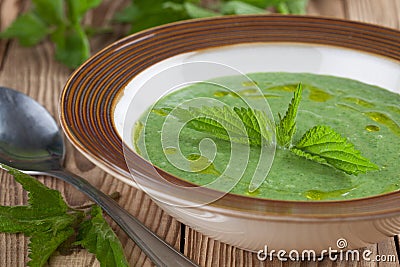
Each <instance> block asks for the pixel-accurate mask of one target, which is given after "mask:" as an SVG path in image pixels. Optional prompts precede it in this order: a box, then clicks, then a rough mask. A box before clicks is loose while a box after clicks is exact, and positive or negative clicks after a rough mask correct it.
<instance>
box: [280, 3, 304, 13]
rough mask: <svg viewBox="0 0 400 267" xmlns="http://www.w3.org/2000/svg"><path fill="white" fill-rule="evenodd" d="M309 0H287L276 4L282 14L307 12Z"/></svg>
mask: <svg viewBox="0 0 400 267" xmlns="http://www.w3.org/2000/svg"><path fill="white" fill-rule="evenodd" d="M307 3H308V0H285V1H281V2H280V3H279V4H278V5H276V9H277V10H278V12H279V13H282V14H300V15H302V14H306V8H307Z"/></svg>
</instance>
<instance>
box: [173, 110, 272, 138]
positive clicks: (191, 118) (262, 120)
mask: <svg viewBox="0 0 400 267" xmlns="http://www.w3.org/2000/svg"><path fill="white" fill-rule="evenodd" d="M170 115H172V116H174V117H176V118H178V119H179V120H180V121H182V122H188V123H187V126H188V127H190V128H192V129H195V130H197V131H200V132H206V133H210V134H212V135H213V136H215V137H217V138H219V139H222V140H225V141H231V142H235V143H240V144H252V145H261V144H269V143H270V141H271V131H270V130H271V127H270V125H271V123H270V120H269V119H268V118H267V117H266V115H265V114H264V113H263V112H261V111H258V110H252V109H250V108H248V109H246V108H234V109H231V108H230V107H227V106H222V107H217V106H202V107H201V108H195V107H190V108H189V109H181V108H176V109H174V110H173V111H172V112H171V113H170Z"/></svg>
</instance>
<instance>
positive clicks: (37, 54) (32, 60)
mask: <svg viewBox="0 0 400 267" xmlns="http://www.w3.org/2000/svg"><path fill="white" fill-rule="evenodd" d="M26 2H27V1H19V0H0V29H4V28H5V27H6V26H7V25H9V24H10V23H11V21H12V20H13V19H14V18H15V17H16V16H17V14H18V13H20V12H21V11H22V10H24V9H26ZM103 2H104V3H103V4H102V5H101V6H100V7H99V8H97V9H96V10H95V11H93V12H90V13H89V14H88V15H87V16H86V18H85V23H87V24H90V25H95V26H106V27H111V28H112V29H113V31H112V33H110V34H106V35H102V36H99V37H96V38H94V39H93V40H92V46H93V51H98V50H99V49H101V48H102V47H104V46H105V45H107V44H108V43H111V42H112V41H114V40H116V39H118V38H119V37H121V35H122V34H123V32H124V30H125V28H124V27H117V26H115V25H112V24H111V23H110V19H111V17H112V14H113V13H114V12H115V10H119V9H121V8H122V7H123V6H124V5H126V4H127V3H129V2H130V1H129V0H118V1H117V0H104V1H103ZM308 13H309V14H312V15H323V16H329V17H338V18H347V19H351V20H358V21H364V22H369V23H376V24H380V25H385V26H387V27H392V28H398V29H399V28H400V15H399V14H400V0H329V1H328V0H310V4H309V7H308ZM53 52H54V48H53V46H52V44H51V43H49V42H44V43H42V44H40V45H39V46H36V47H33V48H23V47H20V46H19V45H18V44H17V42H15V41H7V40H0V85H2V86H8V87H12V88H15V89H18V90H20V91H21V92H24V93H26V94H28V95H30V96H31V97H33V98H35V99H36V100H38V101H39V102H40V103H41V104H43V105H44V106H45V107H46V108H47V109H48V110H49V111H50V113H51V114H53V116H55V117H57V116H58V115H57V112H58V98H59V93H60V91H61V89H62V87H63V85H64V83H65V81H66V80H67V78H68V76H69V75H70V70H69V69H67V68H66V67H64V66H62V65H60V64H59V63H57V62H55V61H54V60H53ZM67 151H68V153H67V157H66V160H65V163H66V168H67V169H68V170H70V171H72V172H74V173H76V174H78V175H81V176H83V177H85V178H86V179H88V180H89V181H90V182H91V183H92V184H94V185H95V186H97V187H98V188H100V189H101V190H102V191H104V192H105V193H108V194H110V193H112V192H116V191H117V192H120V193H121V196H122V197H121V199H120V200H119V203H120V204H121V205H122V206H123V207H124V208H125V209H127V210H128V211H129V212H131V213H132V214H133V215H135V216H137V217H138V218H139V219H140V220H141V221H143V222H144V223H145V224H146V225H147V226H148V227H150V228H151V229H152V230H153V231H155V232H156V233H157V234H158V235H159V236H161V237H162V238H164V239H166V240H167V242H169V243H170V244H172V245H173V246H175V247H176V248H178V249H179V248H180V244H181V243H184V247H183V248H182V249H184V251H185V253H186V254H187V255H188V256H189V257H190V258H192V259H193V260H194V261H195V262H197V263H199V264H200V265H201V266H250V267H251V266H285V267H286V266H289V267H294V266H296V267H303V266H307V267H308V266H310V267H311V266H312V267H314V266H317V267H320V266H323V267H326V266H332V267H333V266H335V267H336V266H337V267H339V266H389V267H391V266H399V259H398V257H397V261H396V262H394V263H384V264H383V263H381V264H378V263H377V262H366V261H361V262H346V261H331V260H329V259H324V261H322V262H280V261H278V260H277V259H274V260H273V261H272V262H270V261H265V262H261V261H259V260H258V259H257V256H256V254H255V253H250V252H247V251H243V250H240V249H238V248H235V247H232V246H229V245H226V244H223V243H221V242H218V241H214V240H212V239H210V238H208V237H206V236H203V235H201V234H200V233H198V232H196V231H194V230H192V229H190V228H188V227H185V235H184V236H182V237H181V233H180V232H181V225H180V223H179V222H177V221H176V220H175V219H173V218H171V217H170V216H168V215H167V214H165V213H164V212H163V211H162V210H161V209H159V208H158V207H157V206H156V205H155V204H154V203H153V202H152V201H151V200H150V198H149V197H147V196H146V195H145V194H144V193H143V192H141V191H138V190H135V189H134V188H131V187H128V186H126V185H125V184H123V183H122V182H120V181H118V180H117V179H115V178H113V177H112V176H110V175H108V174H106V173H105V172H104V171H102V170H101V169H99V168H98V167H96V166H95V165H93V164H92V163H91V162H89V161H88V160H87V159H86V158H85V157H83V156H82V155H81V154H80V153H79V152H77V151H76V150H75V149H74V148H73V147H72V146H71V145H70V144H69V143H68V144H67ZM38 179H39V180H40V181H41V182H43V183H44V184H46V185H47V186H49V187H51V188H55V189H57V190H60V191H61V192H62V194H63V195H64V196H65V198H66V199H67V201H68V203H69V204H70V205H74V206H79V205H83V204H85V203H89V202H88V201H89V200H88V199H87V198H86V197H85V196H84V195H83V194H81V193H79V192H77V191H76V190H75V189H73V188H72V187H70V186H68V185H66V184H65V183H63V182H60V181H58V180H55V179H53V178H49V177H39V178H38ZM25 203H26V194H25V193H24V192H23V190H22V188H21V186H20V185H18V184H16V183H15V182H14V180H13V178H12V177H11V176H10V175H8V174H6V173H4V172H2V171H1V172H0V204H1V205H22V204H25ZM112 226H113V228H114V229H115V230H116V232H117V234H118V236H119V238H120V239H121V241H122V243H123V245H124V249H125V254H126V255H127V257H128V259H129V262H130V264H131V266H152V263H151V262H150V261H149V260H148V259H147V257H146V256H145V255H144V254H143V253H142V252H141V251H140V249H139V248H138V247H137V246H135V244H133V242H132V241H130V240H129V239H128V238H127V236H126V235H125V234H124V233H123V232H122V231H121V230H120V229H119V228H118V227H117V226H116V225H115V224H114V223H112ZM181 241H183V242H181ZM396 242H397V244H396ZM398 242H399V239H398V238H397V239H394V238H388V239H387V240H385V241H384V242H381V243H379V244H376V245H371V246H369V247H368V248H367V249H370V250H371V251H373V255H399V251H396V248H398V247H399V246H400V244H399V243H398ZM27 244H28V239H27V238H25V237H24V236H22V235H10V234H0V248H1V249H0V266H1V267H3V266H5V267H8V266H10V267H14V266H25V265H26V262H27V261H28V258H27V252H26V251H27ZM48 266H71V267H80V266H99V263H98V262H97V260H95V258H94V256H93V255H92V254H90V253H88V252H86V251H84V250H80V251H75V252H74V253H73V254H71V255H69V256H61V255H55V256H54V257H52V258H51V259H50V261H49V263H48Z"/></svg>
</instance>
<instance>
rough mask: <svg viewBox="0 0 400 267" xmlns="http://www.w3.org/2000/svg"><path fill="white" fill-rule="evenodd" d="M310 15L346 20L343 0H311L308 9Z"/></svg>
mask: <svg viewBox="0 0 400 267" xmlns="http://www.w3.org/2000/svg"><path fill="white" fill-rule="evenodd" d="M307 14H308V15H316V16H326V17H334V18H344V17H345V10H344V3H343V0H329V1H321V0H310V1H309V4H308V8H307Z"/></svg>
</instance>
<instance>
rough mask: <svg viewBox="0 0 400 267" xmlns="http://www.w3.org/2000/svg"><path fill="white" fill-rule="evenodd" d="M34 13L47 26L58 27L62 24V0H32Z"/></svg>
mask: <svg viewBox="0 0 400 267" xmlns="http://www.w3.org/2000/svg"><path fill="white" fill-rule="evenodd" d="M32 2H33V4H34V9H33V10H34V12H35V13H36V14H37V15H38V16H39V17H40V18H41V19H42V20H43V21H44V22H46V24H47V25H58V24H62V23H64V1H63V0H51V1H49V0H32Z"/></svg>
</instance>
